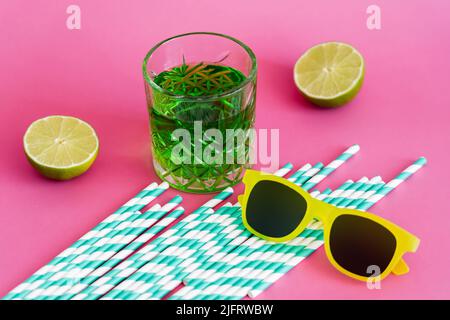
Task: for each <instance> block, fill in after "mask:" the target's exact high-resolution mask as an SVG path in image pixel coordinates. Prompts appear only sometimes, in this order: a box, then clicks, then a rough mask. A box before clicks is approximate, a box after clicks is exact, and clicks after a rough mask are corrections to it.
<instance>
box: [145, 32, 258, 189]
mask: <svg viewBox="0 0 450 320" xmlns="http://www.w3.org/2000/svg"><path fill="white" fill-rule="evenodd" d="M188 36H201V37H204V36H209V37H213V38H219V37H220V38H222V37H223V36H216V35H210V34H190V35H188ZM202 40H204V39H202ZM221 40H222V39H221ZM225 40H227V41H228V42H232V40H229V39H228V38H225ZM233 42H234V41H233ZM228 45H229V43H228ZM234 45H236V43H234ZM219 47H220V46H219ZM243 51H244V53H247V51H246V50H243ZM149 54H150V53H149ZM149 57H151V55H150V56H149V55H148V56H147V58H149ZM179 60H181V63H180V64H178V65H176V66H172V67H170V68H167V69H162V70H160V71H159V72H155V71H153V70H152V72H151V73H150V75H149V77H150V79H151V82H149V81H148V79H147V78H146V80H147V81H146V92H147V102H148V111H149V114H150V127H151V135H152V153H153V164H154V167H155V171H156V173H157V174H158V176H159V177H160V178H162V179H163V180H165V181H167V182H169V184H171V185H172V186H173V187H175V188H177V189H180V190H183V191H189V192H198V193H205V192H214V191H218V190H221V189H224V188H226V187H228V186H230V185H234V184H236V183H238V182H239V181H240V180H241V177H242V174H243V170H244V169H245V168H247V167H249V166H250V165H251V163H250V162H249V157H250V152H251V145H250V144H251V139H250V138H249V134H251V130H250V129H251V128H252V127H253V124H254V118H255V93H256V90H255V89H256V81H255V78H256V74H254V76H253V77H252V78H249V76H248V75H246V74H245V73H248V71H249V70H246V69H245V68H239V69H240V70H239V69H238V68H236V67H232V66H229V65H227V64H226V62H227V61H226V60H227V59H224V61H221V62H220V63H217V62H216V63H214V62H206V61H215V60H214V59H208V60H203V61H205V62H198V61H197V62H186V57H185V56H184V54H183V56H182V57H180V58H179ZM250 62H253V61H252V60H251V59H250ZM231 64H234V65H236V63H231ZM145 66H146V65H145V64H144V67H145ZM250 66H251V68H252V69H251V70H253V64H250ZM255 67H256V65H255ZM147 68H148V62H147ZM152 69H153V68H152ZM146 70H147V69H146V68H145V69H144V76H145V75H146ZM241 70H242V71H241ZM246 71H247V72H246ZM255 71H256V70H255ZM255 73H256V72H255ZM156 89H158V90H156ZM180 132H181V133H182V136H183V137H184V138H185V139H180V135H178V133H180ZM211 133H213V134H211ZM186 137H187V138H186Z"/></svg>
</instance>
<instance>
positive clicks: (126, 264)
mask: <svg viewBox="0 0 450 320" xmlns="http://www.w3.org/2000/svg"><path fill="white" fill-rule="evenodd" d="M290 166H292V165H290ZM232 193H233V189H232V188H226V189H225V190H223V191H222V192H221V193H219V194H218V195H216V196H214V197H213V198H212V199H211V200H209V201H207V202H206V203H205V204H203V205H202V206H200V207H199V208H198V209H197V210H195V211H194V212H192V213H191V214H190V215H189V216H187V217H186V218H184V219H183V220H181V221H180V222H178V223H177V224H176V225H175V226H174V227H172V228H171V229H169V230H168V231H166V232H164V233H163V234H162V235H161V236H160V237H158V238H157V239H155V240H154V241H153V242H151V243H150V244H149V245H146V246H144V247H143V248H141V249H140V250H139V251H138V252H136V253H135V254H133V255H132V256H130V257H129V258H128V259H126V260H124V261H122V262H121V263H120V264H118V265H116V266H115V268H114V269H112V270H110V271H108V272H107V273H106V274H104V275H102V277H101V278H98V279H97V280H96V281H94V282H93V283H91V284H90V285H89V286H88V287H87V288H85V289H84V290H83V291H81V292H79V293H78V294H77V295H76V296H75V297H73V299H76V300H94V299H98V298H99V297H101V296H102V295H104V294H105V293H107V292H108V291H109V290H111V289H112V288H114V287H115V286H116V285H118V284H119V283H120V282H122V281H123V280H125V279H126V278H127V277H128V276H129V275H131V274H133V273H134V272H135V271H136V270H137V269H138V268H139V267H141V266H142V265H144V264H145V263H146V261H147V260H146V259H147V258H149V257H151V256H152V255H154V253H155V251H154V250H156V248H157V247H158V243H161V242H162V240H163V239H164V238H165V237H166V238H167V237H169V236H171V235H174V234H175V235H176V234H177V233H178V234H179V233H180V232H185V230H184V229H185V228H186V225H187V224H188V223H189V222H191V221H195V220H196V219H197V218H199V217H201V216H203V214H205V213H207V212H208V211H210V210H211V209H212V208H213V207H215V206H216V205H218V204H219V203H220V202H222V201H223V200H225V199H226V198H228V197H229V196H230V195H231V194H232ZM155 242H156V244H155ZM161 250H162V248H161ZM156 252H158V251H156Z"/></svg>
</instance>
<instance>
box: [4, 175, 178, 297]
mask: <svg viewBox="0 0 450 320" xmlns="http://www.w3.org/2000/svg"><path fill="white" fill-rule="evenodd" d="M168 187H169V185H168V184H167V183H165V182H163V183H162V184H161V185H159V186H158V184H157V183H151V184H150V185H149V186H147V187H146V188H144V189H143V190H142V191H140V192H139V193H138V194H137V195H136V196H134V197H133V198H131V199H130V200H129V201H128V202H126V203H125V204H124V205H123V206H122V207H120V208H119V209H118V210H117V211H116V212H114V213H113V214H111V215H110V216H108V217H107V218H106V219H104V220H103V221H102V222H100V223H99V224H98V225H96V226H95V227H94V228H93V229H92V230H91V231H89V232H88V233H86V234H85V235H84V236H82V237H81V238H80V239H78V240H77V241H76V242H74V243H73V244H72V245H71V246H70V247H69V248H67V249H65V250H64V251H62V252H61V253H60V254H58V255H57V256H56V257H55V258H53V259H52V260H51V261H50V262H49V263H48V264H47V265H45V266H43V267H41V268H40V269H39V270H37V271H36V272H35V273H34V274H33V275H32V276H31V277H29V278H28V279H27V280H25V281H24V282H22V283H21V284H20V285H18V286H17V287H16V288H14V289H13V290H12V291H11V292H10V293H9V294H7V295H6V296H5V297H4V298H3V299H6V300H8V299H19V298H20V297H22V296H25V295H27V294H28V293H29V292H31V291H32V290H33V289H34V288H37V287H38V286H39V283H38V284H37V285H36V284H35V281H38V280H41V279H45V276H46V275H47V274H48V273H49V272H51V271H52V270H53V269H54V266H55V265H57V264H58V263H60V262H61V261H62V260H63V259H64V258H65V257H66V256H69V255H71V254H72V253H73V252H74V251H76V250H77V248H79V247H81V246H83V245H86V244H88V243H90V242H91V239H93V238H96V237H97V236H98V234H99V233H100V232H102V230H104V229H108V228H110V227H111V226H112V225H114V224H115V223H116V222H117V221H121V220H122V219H126V218H127V217H128V216H129V215H131V214H132V213H133V212H135V211H137V210H140V209H142V208H143V207H144V206H146V205H148V204H149V203H150V202H151V201H153V200H154V199H155V198H156V197H157V196H158V195H160V194H162V193H163V192H164V191H165V190H167V188H168Z"/></svg>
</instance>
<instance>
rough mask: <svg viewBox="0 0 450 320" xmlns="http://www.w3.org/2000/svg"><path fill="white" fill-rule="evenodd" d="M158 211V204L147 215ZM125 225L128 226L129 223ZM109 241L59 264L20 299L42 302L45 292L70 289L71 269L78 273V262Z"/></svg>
mask: <svg viewBox="0 0 450 320" xmlns="http://www.w3.org/2000/svg"><path fill="white" fill-rule="evenodd" d="M160 209H161V206H160V205H159V204H156V205H154V206H153V207H152V208H150V210H149V211H148V213H151V214H153V213H155V212H157V211H158V210H160ZM140 215H141V213H140V212H137V213H136V214H134V215H132V216H130V218H131V219H136V218H137V217H138V216H140ZM127 222H130V221H129V220H128V219H127V220H126V221H124V223H127ZM126 225H127V226H129V223H128V224H126ZM123 230H124V229H123V228H121V229H114V230H113V231H111V232H110V233H108V234H107V235H110V236H111V237H113V236H114V235H116V234H117V233H118V232H120V231H123ZM109 239H110V238H109V237H104V238H102V239H101V240H99V241H97V242H96V243H95V244H94V245H92V246H91V247H90V248H88V250H86V251H84V252H83V254H78V255H76V256H75V255H74V257H73V259H71V260H70V261H67V262H61V265H62V267H61V268H60V270H58V271H57V272H55V273H53V274H52V275H50V276H49V277H48V278H47V279H43V280H40V281H39V282H40V283H41V284H40V285H39V286H38V287H36V289H34V290H33V291H31V292H30V293H29V294H28V295H24V296H23V297H22V299H36V300H44V299H46V298H47V296H46V293H47V291H53V290H58V289H60V290H62V289H63V288H66V287H70V286H71V285H73V284H74V283H76V282H77V280H72V281H70V280H69V279H65V277H69V276H71V275H75V276H76V272H74V273H73V274H72V272H71V271H72V270H73V269H76V271H80V270H79V268H77V266H78V265H77V263H78V261H80V260H81V261H83V260H84V259H86V258H87V257H88V256H89V254H90V253H92V252H94V251H96V250H97V249H98V248H99V247H97V245H99V246H100V247H101V246H103V245H104V243H105V242H107V241H108V240H109ZM36 282H38V281H36ZM36 282H35V283H36Z"/></svg>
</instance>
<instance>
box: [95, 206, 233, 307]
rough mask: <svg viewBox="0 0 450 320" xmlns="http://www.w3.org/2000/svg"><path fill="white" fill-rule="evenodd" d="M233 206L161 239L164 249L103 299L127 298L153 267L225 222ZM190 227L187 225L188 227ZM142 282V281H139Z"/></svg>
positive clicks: (158, 265)
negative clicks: (177, 233) (184, 230)
mask: <svg viewBox="0 0 450 320" xmlns="http://www.w3.org/2000/svg"><path fill="white" fill-rule="evenodd" d="M229 207H231V204H227V205H226V206H225V207H222V208H220V209H218V210H217V212H216V213H214V214H212V215H208V216H206V215H203V216H202V217H201V219H200V220H197V221H195V222H198V223H196V224H191V226H190V227H189V229H188V230H186V231H187V232H183V234H182V235H181V236H180V237H173V236H171V237H168V238H165V239H163V241H161V244H160V245H159V247H160V248H161V247H162V248H163V249H162V250H158V251H155V252H154V254H153V255H152V256H151V257H148V258H147V259H146V261H145V263H144V264H142V265H141V266H139V267H138V268H136V270H135V272H133V274H132V275H130V276H129V277H127V279H125V280H124V281H123V282H122V283H120V284H119V285H118V286H116V287H115V288H114V289H112V290H111V291H110V292H109V293H108V294H107V295H105V296H104V297H103V299H119V298H125V297H126V295H127V294H128V293H130V292H131V290H132V288H133V286H134V285H135V284H136V283H137V282H138V281H140V279H141V278H142V279H145V276H146V274H147V272H150V271H151V270H153V269H157V268H158V267H160V265H162V264H164V262H165V261H166V260H169V261H170V259H171V258H172V257H173V256H172V254H174V253H176V251H177V250H179V248H180V247H183V246H187V247H188V246H189V245H192V244H193V243H195V242H196V241H198V240H199V239H201V238H203V237H206V236H208V235H209V234H210V232H209V231H211V229H213V228H218V227H219V225H220V224H222V223H223V221H224V220H226V219H227V218H228V217H227V216H226V215H222V213H223V212H225V210H227V209H228V208H229ZM187 228H188V227H187V226H186V229H187ZM138 284H141V283H138Z"/></svg>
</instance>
